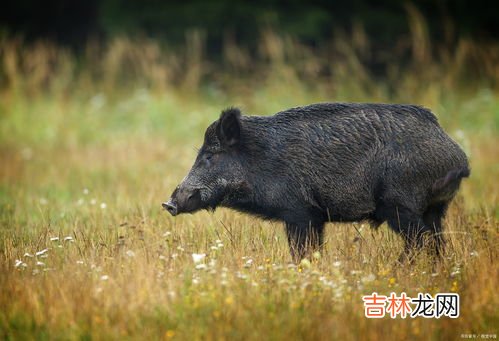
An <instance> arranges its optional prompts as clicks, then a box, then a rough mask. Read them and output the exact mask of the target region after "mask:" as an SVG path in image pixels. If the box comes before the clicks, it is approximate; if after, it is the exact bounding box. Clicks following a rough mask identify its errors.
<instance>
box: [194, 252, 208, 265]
mask: <svg viewBox="0 0 499 341" xmlns="http://www.w3.org/2000/svg"><path fill="white" fill-rule="evenodd" d="M205 257H206V254H205V253H193V254H192V260H193V261H194V263H199V262H201V261H203V259H205Z"/></svg>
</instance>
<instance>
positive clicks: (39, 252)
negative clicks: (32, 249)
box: [35, 249, 49, 256]
mask: <svg viewBox="0 0 499 341" xmlns="http://www.w3.org/2000/svg"><path fill="white" fill-rule="evenodd" d="M48 251H49V249H43V250H42V251H38V252H37V253H35V256H42V255H44V254H46V253H47V252H48Z"/></svg>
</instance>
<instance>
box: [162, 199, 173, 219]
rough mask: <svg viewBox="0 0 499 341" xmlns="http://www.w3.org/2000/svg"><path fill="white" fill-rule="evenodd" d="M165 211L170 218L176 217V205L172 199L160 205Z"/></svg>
mask: <svg viewBox="0 0 499 341" xmlns="http://www.w3.org/2000/svg"><path fill="white" fill-rule="evenodd" d="M161 206H163V208H164V209H165V210H167V211H168V212H170V214H171V215H172V216H176V215H177V205H176V204H175V203H174V202H173V200H172V199H170V200H168V201H167V202H164V203H162V204H161Z"/></svg>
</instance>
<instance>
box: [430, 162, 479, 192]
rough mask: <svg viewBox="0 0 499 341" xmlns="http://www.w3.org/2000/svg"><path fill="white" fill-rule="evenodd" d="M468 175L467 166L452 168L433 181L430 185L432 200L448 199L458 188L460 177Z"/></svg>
mask: <svg viewBox="0 0 499 341" xmlns="http://www.w3.org/2000/svg"><path fill="white" fill-rule="evenodd" d="M469 176H470V169H469V168H468V166H466V167H463V168H458V169H453V170H451V171H449V172H448V173H447V175H445V176H444V177H443V178H440V179H438V180H437V181H435V183H434V184H433V187H432V197H433V199H434V200H448V199H451V198H452V196H453V195H454V193H455V192H456V191H457V189H458V188H459V184H460V183H461V179H462V178H467V177H469Z"/></svg>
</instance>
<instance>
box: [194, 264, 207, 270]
mask: <svg viewBox="0 0 499 341" xmlns="http://www.w3.org/2000/svg"><path fill="white" fill-rule="evenodd" d="M207 268H208V267H207V266H206V264H203V263H201V264H198V265H196V270H206V269H207Z"/></svg>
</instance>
